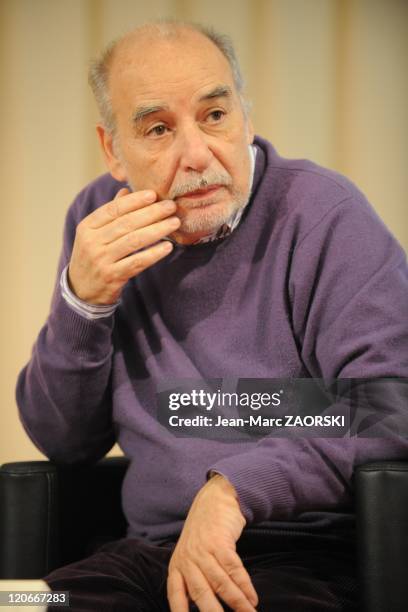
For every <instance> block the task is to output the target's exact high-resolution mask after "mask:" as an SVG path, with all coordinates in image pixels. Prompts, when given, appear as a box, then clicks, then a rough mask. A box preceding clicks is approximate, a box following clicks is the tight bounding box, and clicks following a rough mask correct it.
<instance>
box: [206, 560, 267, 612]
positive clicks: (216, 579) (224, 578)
mask: <svg viewBox="0 0 408 612" xmlns="http://www.w3.org/2000/svg"><path fill="white" fill-rule="evenodd" d="M199 567H200V569H201V571H202V572H203V574H204V576H205V577H206V579H207V581H208V583H209V584H210V586H211V588H212V590H213V591H214V593H216V594H217V596H218V597H219V598H220V599H222V600H223V601H225V603H227V604H228V606H229V607H230V608H232V609H233V610H239V611H240V612H254V610H255V609H254V607H253V605H252V603H251V601H250V600H249V598H248V597H247V595H246V594H245V593H244V592H243V591H242V590H241V588H240V587H239V586H238V585H237V584H236V583H235V582H234V580H233V579H232V578H231V577H230V576H229V575H228V574H227V573H226V572H225V570H224V569H223V568H222V567H221V566H220V565H219V563H218V561H217V559H215V558H214V557H213V556H212V555H206V556H203V557H201V558H200V561H199Z"/></svg>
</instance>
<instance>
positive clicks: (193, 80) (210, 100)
mask: <svg viewBox="0 0 408 612" xmlns="http://www.w3.org/2000/svg"><path fill="white" fill-rule="evenodd" d="M109 87H110V92H111V97H112V108H113V113H114V117H115V119H116V136H115V140H114V143H113V142H112V137H111V136H110V135H109V134H107V133H106V132H105V131H104V130H103V129H102V128H99V134H100V137H101V141H102V144H103V147H104V150H105V154H106V156H107V160H108V164H109V167H110V170H111V173H112V174H113V176H114V177H115V178H117V179H118V180H122V181H123V180H124V181H127V182H128V183H129V185H130V186H131V187H132V189H133V190H135V191H138V190H141V189H153V190H154V191H155V192H156V193H157V196H158V199H159V200H164V199H171V200H174V201H175V202H176V204H177V213H176V214H177V216H179V217H180V219H181V222H182V223H181V226H180V229H179V230H178V231H177V232H175V234H174V238H175V239H176V240H178V241H179V242H184V243H188V242H193V241H194V240H196V239H197V238H198V237H200V236H204V235H206V234H208V233H209V232H211V231H212V230H214V229H216V228H218V227H219V226H220V225H222V223H223V222H224V221H226V220H227V219H228V218H229V217H230V215H231V214H232V213H233V212H234V211H235V210H237V209H238V208H240V207H242V206H243V205H244V204H245V202H246V201H247V198H248V195H249V177H250V158H249V149H248V145H249V144H250V142H252V138H253V134H252V130H251V128H250V125H249V124H248V122H247V120H246V118H245V114H244V111H243V108H242V105H241V101H240V99H239V96H238V94H237V92H236V89H235V86H234V81H233V77H232V73H231V69H230V66H229V64H228V62H227V60H226V59H225V57H224V56H223V55H222V53H221V52H220V51H219V50H218V49H217V47H216V46H215V45H214V44H213V43H211V42H210V41H209V40H207V39H206V38H205V37H204V36H202V35H201V34H198V33H196V32H190V31H185V32H184V31H183V33H182V34H181V35H180V37H177V38H175V37H173V38H171V39H166V38H160V39H158V38H157V37H156V38H153V37H152V36H151V35H141V36H140V35H139V37H138V39H137V40H133V41H131V42H128V43H125V44H124V45H123V46H122V48H120V49H119V51H118V52H117V54H116V55H115V57H114V59H113V63H112V66H111V72H110V79H109Z"/></svg>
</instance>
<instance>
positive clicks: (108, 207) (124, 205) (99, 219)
mask: <svg viewBox="0 0 408 612" xmlns="http://www.w3.org/2000/svg"><path fill="white" fill-rule="evenodd" d="M119 191H121V190H119ZM156 198H157V196H156V193H155V192H154V191H152V190H151V189H149V190H147V191H135V192H132V193H127V194H124V195H122V196H120V195H119V193H117V194H116V197H115V198H114V199H113V200H112V201H111V202H108V203H107V204H103V206H100V207H99V208H97V209H96V210H94V211H93V212H92V213H91V214H90V215H88V216H87V217H86V219H84V221H83V223H84V225H86V226H87V227H89V228H90V229H98V228H100V227H103V226H104V225H106V224H108V223H112V221H114V220H115V219H118V218H119V217H121V216H122V215H125V214H127V213H129V212H132V211H133V210H138V209H139V208H143V207H144V206H149V205H150V204H153V202H154V201H155V200H156Z"/></svg>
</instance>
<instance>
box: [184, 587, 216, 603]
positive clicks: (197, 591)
mask: <svg viewBox="0 0 408 612" xmlns="http://www.w3.org/2000/svg"><path fill="white" fill-rule="evenodd" d="M189 591H190V596H191V599H192V600H193V601H195V602H198V601H200V600H201V599H203V598H206V597H207V596H208V595H210V594H211V589H210V588H209V587H205V586H203V587H200V586H192V587H190V589H189Z"/></svg>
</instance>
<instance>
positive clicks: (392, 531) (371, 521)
mask: <svg viewBox="0 0 408 612" xmlns="http://www.w3.org/2000/svg"><path fill="white" fill-rule="evenodd" d="M126 467H127V460H126V459H125V458H123V457H114V458H109V459H107V458H105V459H103V460H102V461H100V462H99V463H98V464H96V465H95V466H93V467H86V468H85V467H82V468H62V467H57V466H55V465H53V464H51V463H49V462H47V461H34V462H20V463H7V464H5V465H3V466H2V467H1V468H0V578H9V579H12V578H41V577H43V576H44V575H46V574H47V573H48V572H49V571H50V570H52V569H53V568H55V567H58V566H61V565H64V564H66V563H69V562H71V561H74V560H76V559H80V558H82V557H84V556H85V555H87V554H89V553H91V552H92V550H94V549H95V548H96V547H97V546H98V545H100V544H102V543H104V542H106V541H109V540H112V539H116V538H120V537H122V536H123V535H124V534H125V530H126V521H125V518H124V516H123V513H122V510H121V505H120V489H121V483H122V480H123V477H124V474H125V471H126ZM355 490H356V520H357V537H358V542H357V545H358V560H359V572H360V584H361V590H360V596H361V606H360V609H361V611H363V612H406V610H408V462H391V461H387V462H377V463H371V464H367V465H365V466H360V467H359V468H357V470H356V473H355Z"/></svg>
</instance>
